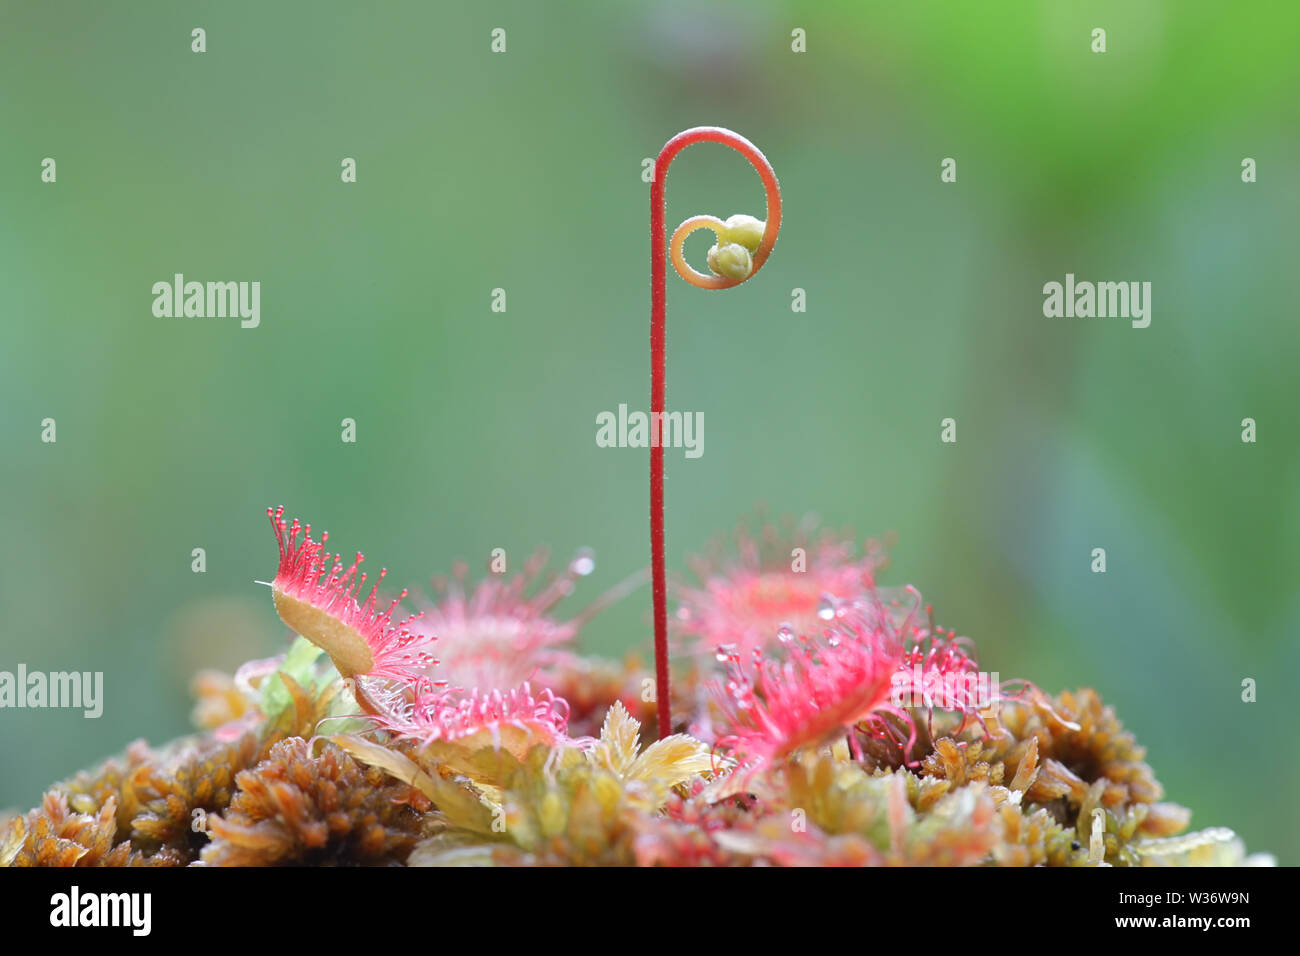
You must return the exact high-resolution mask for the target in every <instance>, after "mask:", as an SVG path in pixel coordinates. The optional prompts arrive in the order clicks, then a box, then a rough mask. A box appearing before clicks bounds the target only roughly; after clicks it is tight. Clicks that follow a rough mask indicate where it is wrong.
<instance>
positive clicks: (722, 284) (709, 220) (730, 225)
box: [650, 126, 781, 738]
mask: <svg viewBox="0 0 1300 956" xmlns="http://www.w3.org/2000/svg"><path fill="white" fill-rule="evenodd" d="M705 142H713V143H721V144H722V145H724V146H730V147H731V148H732V149H734V150H736V151H737V152H739V153H740V154H741V155H742V156H744V157H745V158H746V159H747V160H749V162H750V164H751V165H752V166H753V167H754V169H755V170H757V171H758V175H759V177H760V178H761V179H762V181H763V188H764V190H765V191H766V193H767V219H766V221H761V220H758V219H755V218H754V217H752V216H746V215H735V216H731V217H730V218H728V219H727V220H725V221H724V220H721V219H719V218H717V217H716V216H706V215H701V216H692V217H690V218H689V219H687V220H685V221H684V222H683V223H682V224H681V225H680V226H678V227H677V229H676V230H675V231H674V232H673V235H672V241H671V243H668V242H667V237H666V234H665V226H664V217H665V202H664V187H665V185H666V182H667V178H668V167H669V166H670V165H672V161H673V159H675V158H676V156H677V154H678V153H680V152H681V151H682V150H683V149H685V148H686V147H687V146H691V145H693V144H695V143H705ZM780 228H781V187H780V185H779V184H778V183H777V179H776V173H775V171H774V170H773V169H772V164H771V163H769V162H768V161H767V157H766V156H764V155H763V153H762V152H761V151H760V150H759V148H758V147H757V146H755V145H754V144H753V143H751V142H750V141H749V140H747V139H745V137H743V136H741V135H739V134H738V133H733V132H732V131H731V130H729V129H723V128H722V127H719V126H697V127H694V128H692V129H688V130H684V131H683V132H681V133H678V134H677V135H676V136H674V137H673V138H672V139H670V140H669V141H668V142H667V143H666V144H664V148H663V149H662V150H660V152H659V157H658V159H656V161H655V171H654V181H653V182H652V183H651V184H650V413H651V421H652V422H653V423H654V424H653V425H652V429H653V437H652V440H651V442H650V565H651V575H652V585H653V595H652V602H653V606H654V632H655V686H656V695H657V702H658V716H659V736H660V737H661V738H663V737H666V736H668V735H669V734H671V733H672V705H671V692H670V686H669V675H668V585H667V581H666V579H665V576H664V575H665V572H664V450H663V444H662V442H660V441H658V440H657V439H658V430H659V427H660V426H659V423H661V422H662V421H663V417H664V411H665V397H666V384H667V368H666V366H667V298H668V294H667V288H666V286H667V283H666V279H667V271H668V258H669V257H670V256H671V258H672V262H673V268H674V269H676V270H677V274H678V275H680V276H681V277H682V278H683V279H685V280H686V281H687V282H689V283H690V284H691V285H693V286H696V287H697V288H701V289H729V288H731V287H732V286H736V285H739V284H740V283H742V282H744V281H746V280H747V279H750V278H752V277H753V276H754V275H755V274H756V273H757V272H758V270H759V269H761V268H762V267H763V264H764V263H765V262H767V258H768V256H769V255H771V253H772V247H773V246H774V245H775V244H776V237H777V233H778V232H779V231H780ZM699 229H710V230H712V231H713V233H714V235H715V236H716V238H717V242H716V243H715V245H714V246H713V248H712V249H711V250H710V252H709V267H710V271H711V274H710V275H705V274H704V273H701V272H697V271H696V270H695V269H693V268H692V267H691V266H690V265H689V264H688V263H687V262H686V259H685V256H684V253H683V251H682V246H683V243H684V242H685V241H686V237H687V236H689V235H690V234H691V233H693V232H695V231H696V230H699Z"/></svg>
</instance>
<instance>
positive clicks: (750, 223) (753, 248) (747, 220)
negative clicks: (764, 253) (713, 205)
mask: <svg viewBox="0 0 1300 956" xmlns="http://www.w3.org/2000/svg"><path fill="white" fill-rule="evenodd" d="M725 225H726V227H727V232H726V234H727V238H728V239H730V240H731V241H732V242H737V243H740V245H742V246H744V247H745V248H746V249H748V250H749V251H750V253H751V254H753V253H755V252H757V251H758V246H759V244H760V243H761V242H762V241H763V230H765V229H766V228H767V223H765V222H763V220H761V219H755V218H754V217H753V216H745V215H742V214H740V213H736V215H734V216H732V217H731V218H730V219H728V220H727V221H726V223H725Z"/></svg>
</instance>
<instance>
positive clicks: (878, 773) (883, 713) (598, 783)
mask: <svg viewBox="0 0 1300 956" xmlns="http://www.w3.org/2000/svg"><path fill="white" fill-rule="evenodd" d="M707 143H712V144H721V145H724V146H728V147H730V148H732V149H734V150H736V151H738V152H739V153H740V154H741V155H742V156H744V158H745V159H747V160H748V161H749V162H750V164H751V165H752V166H753V167H754V169H755V170H756V171H757V172H758V175H759V177H760V179H761V181H762V185H763V187H764V191H765V194H766V209H765V210H764V214H763V218H761V219H760V218H758V217H756V216H754V215H751V214H748V213H737V214H733V215H730V216H728V217H727V218H725V219H724V218H721V217H718V216H714V215H696V216H692V217H690V218H688V219H687V220H686V221H684V222H683V223H682V224H681V225H680V226H678V227H677V229H676V230H675V231H674V232H673V233H672V234H671V236H669V235H668V233H667V230H666V226H665V222H664V217H665V198H664V197H665V188H666V183H667V179H668V172H669V166H670V164H671V162H672V160H673V159H674V157H676V156H677V155H678V154H679V153H680V152H681V151H682V150H683V149H685V148H686V147H688V146H692V145H696V144H707ZM650 213H651V214H650V223H651V228H650V234H651V274H650V286H651V289H650V291H651V323H650V353H651V405H650V408H651V412H650V442H649V465H650V523H651V528H650V531H651V533H650V540H651V554H650V575H649V576H650V580H651V594H650V604H651V614H650V618H651V620H652V622H653V656H654V669H653V676H649V674H648V673H647V672H646V670H645V669H644V668H643V667H642V665H641V663H640V661H639V659H637V658H636V657H635V656H629V657H628V658H627V659H625V660H623V661H614V660H607V659H602V658H596V657H592V656H589V655H586V654H583V653H582V652H580V650H579V645H578V639H579V637H580V635H581V632H582V629H583V627H584V625H585V624H586V622H587V621H588V620H589V619H590V618H591V617H592V616H593V615H594V614H595V613H597V612H598V611H599V610H601V609H603V608H604V607H606V606H608V605H609V604H610V603H612V602H614V601H621V600H632V599H633V598H632V596H631V595H632V594H634V593H636V586H637V585H638V584H639V583H640V576H634V577H633V578H631V579H629V581H628V582H626V583H625V585H622V586H620V587H618V588H616V589H614V590H613V591H611V592H610V593H608V594H606V595H604V596H602V597H593V596H587V597H586V598H585V599H584V598H582V597H581V596H580V594H579V592H580V591H581V590H582V587H581V585H582V581H583V579H584V578H586V577H587V576H588V575H589V574H590V573H591V571H592V569H593V566H594V559H593V556H592V555H591V554H590V553H589V552H586V551H581V552H579V553H578V554H576V555H574V556H573V558H572V559H571V560H570V561H569V562H568V563H567V565H566V566H564V567H563V568H562V569H561V570H559V571H551V570H548V563H549V562H548V559H547V556H546V553H545V552H544V551H539V552H538V553H537V555H535V556H534V558H532V559H531V560H529V561H528V562H526V564H525V565H524V567H523V568H522V569H521V570H519V571H516V572H514V573H497V572H496V569H493V570H492V571H490V572H489V573H488V574H487V576H486V577H484V578H483V579H481V580H471V578H470V576H469V574H468V571H467V569H466V567H465V566H464V565H459V564H458V565H456V567H455V569H454V570H453V572H452V574H451V576H450V577H449V578H442V579H439V582H438V584H437V586H436V587H435V588H434V589H433V591H432V592H431V593H411V592H410V591H408V590H405V589H402V590H398V591H396V592H395V593H388V590H387V584H388V581H387V579H386V575H387V572H386V571H385V570H382V569H381V570H379V571H377V572H372V571H371V570H370V568H371V567H372V565H370V564H369V563H367V561H366V559H365V558H364V556H363V555H362V554H361V553H357V552H352V554H351V556H349V555H347V554H345V553H343V552H338V553H335V552H332V551H330V550H328V549H329V548H330V547H332V546H333V545H332V542H331V541H330V538H329V536H328V534H326V533H324V532H321V533H319V534H316V533H315V532H314V531H313V526H312V525H311V524H308V523H306V522H305V521H302V520H299V519H298V518H292V517H289V518H287V517H286V511H285V509H284V508H283V507H273V508H268V509H267V515H268V518H269V521H270V528H271V532H272V534H271V537H272V538H273V539H274V544H271V543H270V542H267V548H266V559H265V564H264V566H261V567H258V568H250V569H249V571H250V576H251V575H253V574H259V575H263V576H265V577H266V578H267V579H268V580H267V581H266V582H265V584H266V585H269V591H270V595H269V596H270V599H271V600H270V602H269V604H268V606H267V609H266V613H267V615H268V616H269V615H271V614H272V613H274V614H276V615H278V617H279V620H280V621H281V622H283V624H284V626H285V627H286V628H287V630H288V632H290V633H289V634H288V635H287V637H286V641H285V646H284V648H283V651H282V653H280V654H278V655H277V656H275V657H273V658H270V659H264V660H253V661H249V662H248V663H246V664H245V665H244V666H243V667H241V668H239V669H238V670H237V671H236V672H235V673H233V674H222V673H217V672H212V671H205V672H204V673H202V674H201V675H199V677H198V678H197V679H196V680H195V683H194V691H195V694H196V697H197V698H198V700H197V706H196V709H195V721H196V723H197V725H198V732H197V733H196V734H194V735H192V736H189V737H185V738H183V739H180V740H175V741H172V742H170V743H165V744H159V745H149V744H147V743H145V742H143V741H140V742H136V743H133V744H131V745H129V746H128V747H127V748H126V749H125V751H124V752H123V753H121V754H120V755H118V756H116V757H113V758H111V759H109V760H107V761H106V762H105V763H103V764H102V765H101V766H99V767H96V768H93V769H90V770H87V771H84V772H82V773H79V774H77V775H75V776H74V777H72V778H71V779H69V780H65V781H62V782H59V783H56V784H54V785H53V786H51V787H50V788H49V789H48V790H47V792H46V793H45V795H44V797H43V799H42V800H41V802H40V805H39V806H37V807H35V808H34V809H32V810H30V811H28V812H26V813H20V814H11V815H10V816H9V818H8V819H7V820H5V821H3V825H2V829H0V863H3V864H5V865H11V866H126V865H149V866H187V865H188V866H192V865H207V866H269V865H285V864H297V865H312V864H322V865H324V864H333V865H336V864H350V865H391V864H404V865H407V866H438V865H453V864H455V865H467V864H469V865H501V866H512V865H518V866H530V865H556V864H559V865H568V864H574V865H579V864H581V865H588V864H596V865H614V866H633V865H639V866H653V865H668V866H678V865H723V866H751V865H772V864H776V865H835V866H839V865H844V866H885V865H942V866H1038V865H1049V866H1094V867H1105V866H1179V865H1228V866H1232V865H1243V864H1266V863H1269V862H1270V858H1269V857H1268V856H1266V855H1255V856H1248V855H1247V853H1246V850H1245V847H1244V846H1243V844H1242V841H1241V840H1240V839H1238V838H1237V837H1236V836H1235V835H1234V833H1233V831H1232V830H1230V829H1227V828H1225V827H1210V828H1208V829H1200V830H1197V831H1189V823H1190V812H1189V811H1188V810H1187V809H1186V808H1184V807H1183V806H1180V805H1179V804H1178V803H1176V802H1172V801H1169V800H1166V798H1165V793H1164V790H1163V788H1162V787H1161V785H1160V783H1159V781H1158V780H1157V777H1156V775H1155V772H1154V771H1153V769H1152V767H1151V766H1150V765H1148V763H1147V754H1146V752H1145V750H1144V749H1143V747H1142V746H1141V745H1140V744H1139V743H1138V741H1137V740H1136V739H1135V738H1134V736H1133V734H1132V733H1130V732H1129V731H1127V730H1125V729H1124V727H1123V725H1122V724H1121V723H1120V720H1119V718H1118V717H1117V715H1116V714H1115V712H1114V711H1113V710H1112V709H1111V708H1110V707H1109V706H1107V705H1106V704H1105V703H1104V700H1103V696H1102V692H1099V691H1097V690H1094V689H1091V688H1079V689H1067V690H1062V691H1060V692H1058V693H1051V692H1049V691H1047V690H1044V689H1042V688H1040V687H1039V686H1038V685H1037V684H1035V683H1033V682H1032V675H1018V674H1013V675H1010V676H1008V677H1007V678H1006V679H1004V678H1003V677H1002V675H1001V671H1000V670H999V671H986V670H984V669H982V667H981V664H980V663H979V660H978V656H977V650H976V647H975V643H974V642H973V641H972V640H970V639H969V638H967V637H964V636H961V635H960V634H959V633H958V632H957V631H956V630H955V629H953V628H951V627H949V626H946V625H943V626H941V625H940V624H939V623H937V621H936V612H935V610H934V608H933V607H932V606H931V605H930V604H928V603H926V601H925V599H923V598H922V596H921V592H920V590H919V589H918V587H917V586H915V585H914V584H912V583H910V582H906V581H898V582H894V581H889V580H887V577H888V576H889V575H890V573H891V572H890V569H889V568H888V566H887V565H888V561H887V555H886V553H885V548H884V547H883V546H882V545H881V544H880V543H878V542H876V541H871V540H868V541H865V542H864V541H859V540H858V539H857V536H856V535H854V534H853V533H851V532H847V531H841V530H837V529H834V528H829V527H823V526H819V525H818V524H817V523H816V522H813V521H809V520H804V521H798V520H795V519H792V518H791V519H768V518H766V517H764V516H761V515H760V516H759V517H758V518H757V519H754V520H750V521H746V522H742V523H741V525H740V526H739V528H738V529H737V530H736V531H735V533H734V534H731V535H722V536H719V537H717V538H716V539H715V541H714V543H713V545H712V546H711V547H710V548H709V550H708V552H707V553H706V554H703V555H699V556H695V557H694V558H693V559H692V561H691V567H692V574H691V575H690V576H689V577H688V578H684V579H681V580H669V577H668V575H667V573H666V570H665V556H666V551H667V543H668V538H667V533H666V532H667V528H666V520H665V517H666V516H665V497H664V459H663V447H664V441H663V440H661V439H662V438H663V429H664V427H665V422H666V421H667V420H668V419H667V417H666V416H667V414H668V410H669V406H668V403H667V388H666V383H667V376H666V351H667V349H666V336H667V289H666V283H667V265H668V263H669V262H671V263H672V265H673V267H674V270H675V271H676V272H677V273H678V275H680V276H681V277H682V278H683V279H684V280H685V281H686V282H687V283H689V284H690V285H691V286H693V287H697V288H700V289H706V290H725V289H728V288H731V287H734V286H736V285H739V284H740V283H743V282H746V281H748V280H749V279H751V278H753V277H754V276H755V275H757V274H758V272H759V271H760V270H761V269H762V267H763V265H764V263H765V262H766V261H767V260H768V258H769V256H771V255H772V253H773V250H774V247H775V244H776V241H777V237H778V233H779V231H780V227H781V216H782V207H781V191H780V186H779V184H778V181H777V177H776V174H775V172H774V170H773V168H772V166H771V164H770V163H769V162H768V160H767V158H766V157H765V156H764V155H763V153H762V152H761V151H760V150H759V149H758V148H757V147H756V146H755V145H754V144H753V143H751V142H749V141H748V140H747V139H745V138H744V137H741V136H739V135H737V134H736V133H733V132H731V131H729V130H726V129H722V128H718V127H699V128H695V129H690V130H687V131H685V132H683V133H680V134H678V135H677V136H674V137H673V138H672V139H670V140H669V141H668V143H667V144H666V145H665V147H664V149H663V150H662V152H660V154H659V156H658V160H657V162H656V163H655V166H654V180H653V183H652V187H651V211H650ZM701 229H707V230H710V231H712V232H713V234H714V236H715V239H716V241H715V243H714V244H713V246H712V248H710V250H709V251H708V254H707V267H708V270H709V271H708V272H707V273H703V272H698V271H696V270H695V269H694V268H693V267H692V266H691V265H690V264H689V263H688V262H687V261H686V257H685V247H684V243H685V239H686V237H687V236H689V235H690V234H691V233H693V232H695V231H697V230H701ZM383 534H384V532H383V529H375V530H374V532H373V535H374V537H376V538H381V537H382V536H383ZM570 606H574V607H577V606H582V607H583V610H581V611H574V610H570V609H568V608H569V607H570ZM627 643H628V648H629V651H634V650H635V649H636V648H635V646H634V645H635V644H636V643H637V641H636V638H635V636H632V637H630V639H629V640H628V642H627ZM1012 663H1013V662H1000V666H1001V667H1010V666H1011V664H1012ZM1102 691H1103V692H1104V688H1102ZM1157 758H1158V755H1157ZM1157 762H1158V759H1157Z"/></svg>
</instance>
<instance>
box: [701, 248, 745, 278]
mask: <svg viewBox="0 0 1300 956" xmlns="http://www.w3.org/2000/svg"><path fill="white" fill-rule="evenodd" d="M709 269H710V271H712V272H713V274H714V275H720V276H723V277H724V278H727V279H732V280H734V281H736V282H740V281H741V280H742V279H748V278H749V274H750V273H751V272H753V271H754V260H753V258H752V257H751V256H750V254H749V250H748V249H746V248H745V247H744V246H742V245H740V244H739V243H736V242H728V243H724V244H722V245H715V246H714V247H713V248H712V249H710V250H709Z"/></svg>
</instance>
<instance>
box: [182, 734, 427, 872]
mask: <svg viewBox="0 0 1300 956" xmlns="http://www.w3.org/2000/svg"><path fill="white" fill-rule="evenodd" d="M235 782H236V784H237V786H238V792H237V793H236V794H235V797H234V799H233V800H232V801H231V803H230V807H229V809H227V810H226V812H225V813H223V814H222V815H220V816H217V817H213V818H212V819H211V820H210V821H209V832H210V834H211V836H212V842H211V843H210V844H209V845H208V846H207V847H205V848H204V849H203V853H202V858H203V862H204V863H207V864H211V865H216V866H276V865H284V864H315V865H332V864H346V863H351V864H384V863H390V862H400V861H401V860H403V859H405V857H406V854H407V853H408V852H409V851H410V849H411V847H413V846H414V845H415V841H416V839H417V837H418V835H419V831H420V825H421V815H420V814H419V813H418V812H416V810H414V809H413V808H412V806H411V804H412V802H422V800H421V798H420V797H419V796H418V794H417V793H416V791H414V790H412V789H411V788H410V787H409V786H407V785H406V784H403V783H399V782H397V781H394V780H392V779H391V778H390V777H388V776H387V775H386V774H384V772H383V771H381V770H377V769H375V768H373V767H363V766H361V765H359V764H357V763H356V761H354V760H353V759H352V758H351V757H349V756H348V755H347V754H345V753H344V752H343V751H342V750H340V749H339V748H337V747H335V746H334V745H332V744H329V743H326V744H324V745H323V746H322V747H321V750H320V753H319V754H317V755H314V756H313V754H312V753H311V748H310V746H309V745H308V743H307V742H306V741H305V740H303V739H301V738H296V737H295V738H290V739H288V740H284V741H281V742H279V743H277V744H276V745H275V746H274V747H272V748H271V753H270V755H269V757H268V758H267V759H266V760H264V761H262V762H261V763H259V764H258V765H257V767H256V768H255V769H253V770H246V771H243V772H241V773H240V774H238V776H237V777H236V778H235ZM426 805H427V804H426Z"/></svg>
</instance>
